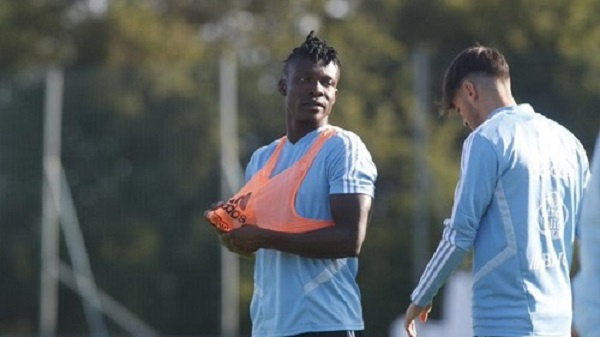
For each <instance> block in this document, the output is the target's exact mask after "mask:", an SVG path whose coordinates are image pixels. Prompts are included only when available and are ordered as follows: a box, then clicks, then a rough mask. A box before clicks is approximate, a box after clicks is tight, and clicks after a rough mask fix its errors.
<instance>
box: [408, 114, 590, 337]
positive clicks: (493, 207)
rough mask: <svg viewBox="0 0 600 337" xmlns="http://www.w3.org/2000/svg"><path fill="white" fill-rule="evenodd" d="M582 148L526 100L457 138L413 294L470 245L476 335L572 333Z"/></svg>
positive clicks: (425, 294)
mask: <svg viewBox="0 0 600 337" xmlns="http://www.w3.org/2000/svg"><path fill="white" fill-rule="evenodd" d="M588 176H589V172H588V161H587V156H586V154H585V150H584V149H583V147H582V146H581V144H580V143H579V141H578V140H577V139H576V138H575V137H574V136H573V135H572V134H571V133H570V132H569V131H567V130H566V129H565V128H564V127H562V126H560V125H559V124H557V123H556V122H554V121H551V120H549V119H547V118H546V117H544V116H542V115H540V114H538V113H536V112H534V110H533V109H532V107H531V106H530V105H528V104H522V105H518V106H515V107H506V108H501V109H497V110H495V111H493V112H492V113H491V114H490V115H489V117H488V119H487V120H486V121H485V122H484V123H483V124H481V125H480V126H479V127H478V128H477V129H475V130H474V131H473V132H472V133H471V134H470V135H469V137H468V138H467V139H466V140H465V142H464V145H463V153H462V162H461V176H460V180H459V182H458V185H457V187H456V192H455V200H454V206H453V209H452V215H451V218H450V219H447V220H446V221H445V222H444V231H443V234H442V239H441V241H440V244H439V246H438V248H437V250H436V252H435V253H434V255H433V257H432V259H431V260H430V262H429V264H428V265H427V267H426V269H425V272H424V273H423V275H422V277H421V280H420V281H419V284H418V286H417V288H416V289H415V290H414V292H413V293H412V296H411V299H412V301H413V302H414V303H415V304H416V305H418V306H425V305H426V304H427V303H429V302H431V301H432V298H433V296H434V295H435V294H436V293H437V291H438V290H439V288H440V287H441V286H442V284H443V283H444V282H445V281H446V279H447V278H448V277H449V275H450V274H451V273H452V272H453V271H454V270H455V269H456V268H457V267H458V265H459V264H460V263H461V261H462V260H463V258H464V256H465V255H466V254H467V252H468V251H469V250H470V249H471V248H473V250H474V254H473V299H472V300H473V304H472V305H473V310H472V312H473V331H474V333H475V335H476V336H503V337H509V336H515V337H523V336H557V337H558V336H560V337H567V336H570V332H571V316H572V315H571V311H572V309H571V308H572V306H571V305H572V301H571V283H570V278H569V271H570V266H571V261H572V253H573V243H574V240H575V236H576V228H577V223H578V222H579V218H580V208H581V200H582V197H583V194H584V191H585V186H586V184H587V180H588Z"/></svg>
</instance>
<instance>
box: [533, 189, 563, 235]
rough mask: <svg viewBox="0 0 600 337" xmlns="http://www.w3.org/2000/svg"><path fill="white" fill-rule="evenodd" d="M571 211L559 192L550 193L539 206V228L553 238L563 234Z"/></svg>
mask: <svg viewBox="0 0 600 337" xmlns="http://www.w3.org/2000/svg"><path fill="white" fill-rule="evenodd" d="M568 217H569V211H568V210H567V207H566V206H565V203H564V202H563V198H562V196H561V195H560V194H559V193H556V192H554V193H550V194H549V195H548V196H546V197H545V198H544V199H542V202H541V204H540V207H539V208H538V229H539V230H540V232H541V233H542V234H543V235H546V236H549V237H550V238H552V239H553V240H555V239H560V238H561V237H562V236H563V233H564V229H565V224H566V223H567V219H568Z"/></svg>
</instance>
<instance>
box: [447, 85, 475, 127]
mask: <svg viewBox="0 0 600 337" xmlns="http://www.w3.org/2000/svg"><path fill="white" fill-rule="evenodd" d="M476 99H477V88H476V87H475V85H474V84H473V83H472V82H470V81H464V82H463V83H462V85H461V86H460V88H459V89H458V91H457V92H456V96H455V97H454V99H453V100H452V104H453V105H454V110H455V111H456V112H457V113H458V114H459V115H460V117H462V119H463V124H464V125H465V126H466V127H468V128H469V129H471V130H474V129H475V128H476V127H477V126H478V125H479V124H480V123H479V113H478V111H477V109H476V107H475V103H476Z"/></svg>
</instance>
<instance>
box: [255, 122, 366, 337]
mask: <svg viewBox="0 0 600 337" xmlns="http://www.w3.org/2000/svg"><path fill="white" fill-rule="evenodd" d="M322 131H323V128H320V129H319V130H315V131H313V132H311V133H308V134H307V135H305V136H304V137H303V138H301V139H300V140H298V141H297V142H296V143H295V144H291V143H290V142H286V144H284V146H283V149H282V151H281V154H280V157H279V160H278V162H277V164H276V166H275V169H274V170H273V173H272V175H277V174H278V173H280V172H282V171H283V170H285V169H286V168H288V167H290V166H291V165H293V164H294V163H295V162H296V161H298V160H299V159H300V158H302V157H303V156H304V155H305V154H306V152H307V150H308V149H309V148H310V147H311V145H312V144H313V142H314V141H315V140H316V139H317V136H318V135H319V132H322ZM336 131H337V132H336V135H335V136H333V137H332V138H331V139H329V140H328V141H327V142H326V143H325V144H324V145H323V147H322V148H321V151H320V152H319V153H318V155H317V156H316V158H315V160H314V162H313V163H312V166H311V167H310V169H309V171H308V173H307V174H306V177H305V179H304V181H303V183H302V185H301V186H300V189H299V190H298V195H297V197H296V211H297V212H298V214H299V215H300V216H303V217H306V218H312V219H320V220H331V219H332V216H331V210H330V203H329V196H330V194H347V193H360V194H367V195H370V196H374V193H375V180H376V178H377V170H376V168H375V165H374V163H373V161H372V159H371V155H370V153H369V151H368V150H367V148H366V147H365V145H364V144H363V142H362V141H361V140H360V138H359V137H358V136H357V135H356V134H354V133H352V132H349V131H346V130H342V129H340V128H336ZM278 143H279V140H277V141H274V142H273V143H271V144H270V145H268V146H264V147H262V148H260V149H258V150H257V151H256V152H255V153H254V154H253V155H252V158H251V159H250V163H249V164H248V166H247V168H246V181H248V180H249V179H250V178H251V177H252V176H253V175H254V174H255V173H256V172H257V171H258V170H260V169H261V168H262V167H263V166H264V165H265V164H266V162H267V160H268V159H269V158H270V157H271V155H272V154H273V151H274V150H275V147H276V146H277V144H278ZM357 272H358V259H357V258H343V259H312V258H305V257H302V256H299V255H294V254H289V253H284V252H281V251H277V250H271V249H259V250H258V252H257V254H256V261H255V267H254V294H253V296H252V303H251V306H250V314H251V317H252V336H253V337H280V336H291V335H296V334H300V333H304V332H309V331H337V330H363V329H364V323H363V318H362V308H361V301H360V290H359V288H358V285H357V283H356V275H357Z"/></svg>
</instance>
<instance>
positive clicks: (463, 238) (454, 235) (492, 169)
mask: <svg viewBox="0 0 600 337" xmlns="http://www.w3.org/2000/svg"><path fill="white" fill-rule="evenodd" d="M498 177H499V173H498V158H497V156H496V153H495V151H494V148H493V147H492V145H491V144H490V143H489V141H488V140H487V139H484V138H483V137H481V136H479V135H478V134H472V135H471V136H469V138H467V140H466V141H465V144H464V146H463V153H462V162H461V176H460V180H459V182H458V185H457V186H456V191H455V196H454V206H453V209H452V216H451V217H450V219H447V220H446V221H444V231H443V233H442V239H441V240H440V243H439V245H438V248H437V250H436V251H435V253H434V254H433V256H432V258H431V260H430V261H429V263H428V264H427V267H426V268H425V271H424V272H423V274H422V275H421V279H420V281H419V284H418V285H417V287H416V289H415V290H414V291H413V293H412V295H411V301H412V303H411V304H410V306H409V308H408V309H407V312H406V316H405V321H404V327H405V330H406V331H407V333H408V335H409V336H415V330H414V329H415V328H414V319H415V318H416V317H418V316H420V318H421V320H422V321H424V320H425V319H426V317H427V312H428V311H429V310H430V308H431V302H432V300H433V297H434V296H435V295H436V294H437V292H438V290H439V289H440V288H441V287H442V285H443V284H444V283H445V282H446V280H447V279H448V277H449V276H450V275H451V274H452V272H454V270H455V269H456V268H457V267H458V266H459V265H460V263H461V262H462V260H463V259H464V257H465V255H466V254H467V252H468V251H469V250H470V249H471V247H472V246H473V242H474V240H475V236H476V235H477V230H478V228H479V221H480V220H481V218H482V216H483V214H484V213H485V212H486V210H487V207H488V205H489V204H490V202H491V200H492V197H493V194H494V190H495V188H496V185H497V182H498Z"/></svg>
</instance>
